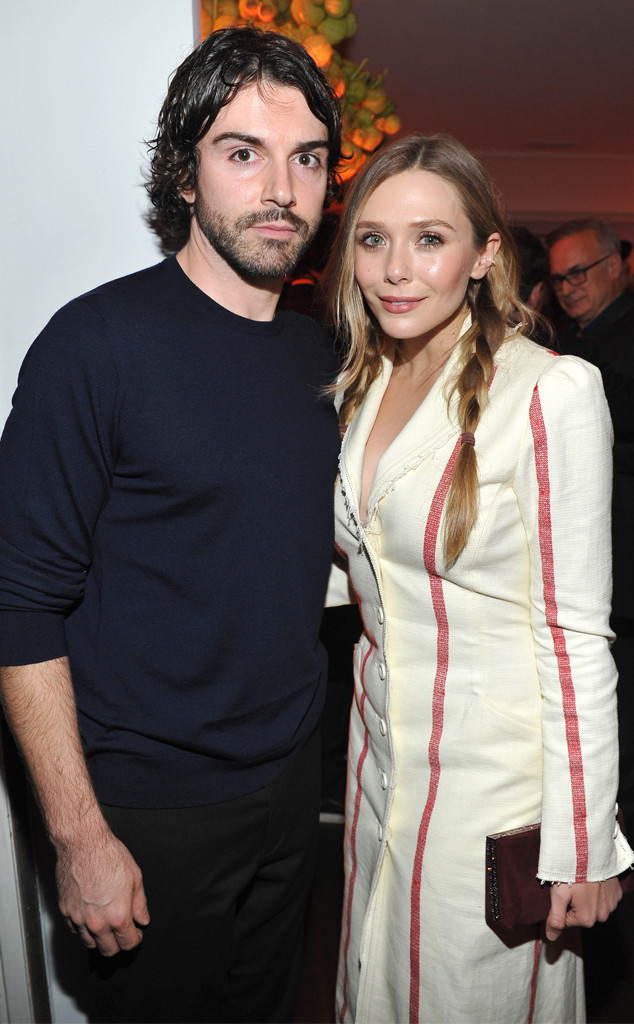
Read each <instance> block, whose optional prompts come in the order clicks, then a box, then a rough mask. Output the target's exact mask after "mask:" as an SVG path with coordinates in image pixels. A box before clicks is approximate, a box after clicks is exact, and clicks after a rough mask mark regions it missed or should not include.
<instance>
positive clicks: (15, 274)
mask: <svg viewBox="0 0 634 1024" xmlns="http://www.w3.org/2000/svg"><path fill="white" fill-rule="evenodd" d="M197 6H198V5H197V4H196V0H107V2H103V3H91V2H90V0H58V2H57V3H52V2H51V0H31V2H30V3H28V4H27V3H21V2H20V0H13V2H12V3H3V4H2V28H1V32H0V94H1V95H2V97H3V117H2V121H3V128H2V172H3V187H2V189H1V190H0V224H1V225H2V234H3V238H2V249H1V254H0V332H1V333H0V424H2V423H3V422H4V420H5V418H6V415H7V413H8V411H9V407H10V398H11V395H12V393H13V390H14V387H15V380H16V376H17V372H18V368H19V364H20V362H21V360H22V358H23V356H24V353H25V351H26V349H27V347H28V346H29V344H30V343H31V341H32V340H33V338H34V337H35V336H36V334H37V333H38V332H39V330H40V329H41V328H42V327H43V326H44V324H45V323H46V322H47V320H48V319H49V317H50V316H51V315H52V313H53V312H54V311H55V310H56V309H57V308H58V307H59V306H60V305H62V304H63V303H64V302H66V301H67V300H68V299H70V298H72V297H73V296H75V295H78V294H80V293H81V292H83V291H86V290H87V289H88V288H91V287H93V286H94V285H97V284H100V283H101V282H103V281H106V280H109V279H111V278H113V277H118V276H120V275H122V274H125V273H128V272H129V271H133V270H136V269H139V268H141V267H143V266H147V265H149V264H150V263H154V262H156V261H157V260H158V259H159V258H160V253H159V250H158V247H157V245H156V243H155V240H154V236H153V235H152V234H151V233H150V231H149V230H148V229H147V227H146V226H145V223H144V220H143V212H144V210H145V209H146V201H145V193H144V190H143V188H142V184H141V183H142V174H141V168H142V165H143V161H144V158H145V147H144V145H143V139H146V138H150V137H151V136H152V134H153V130H154V124H155V119H156V115H157V113H158V110H159V107H160V105H161V103H162V100H163V97H164V95H165V90H166V85H167V80H168V77H169V74H170V72H171V71H172V70H173V69H174V68H175V67H176V66H177V65H178V64H179V63H180V61H181V60H182V59H183V57H185V56H186V54H187V53H189V51H190V50H191V47H192V43H193V41H194V38H195V36H196V35H197V32H198V23H197V21H196V20H195V18H194V11H196V8H197ZM0 500H1V496H0ZM1 786H2V781H1V778H0V787H1ZM4 810H5V803H4V791H3V790H1V791H0V853H1V854H2V856H1V858H0V892H1V893H2V894H3V898H2V901H1V903H2V906H5V905H9V903H10V897H11V895H12V893H14V892H15V880H14V874H13V864H12V858H11V857H10V856H9V854H8V852H7V851H11V848H12V847H11V822H10V818H9V817H8V815H7V814H6V813H4ZM14 902H15V901H14ZM44 902H45V903H46V900H45V901H44ZM5 909H6V906H5ZM53 925H54V920H52V919H51V917H50V916H49V915H48V914H47V913H46V912H45V932H46V944H47V960H48V962H49V969H50V972H51V976H50V982H51V997H52V1003H53V1020H54V1021H60V1022H61V1021H64V1022H71V1021H76V1020H84V1019H85V1018H84V1017H83V1015H82V1014H81V1013H80V1012H79V1010H78V1008H77V1007H76V1005H75V1003H74V1001H73V999H72V998H71V997H70V995H68V993H67V992H64V991H62V987H61V983H60V981H59V970H58V964H57V962H56V963H55V966H53V956H52V950H51V944H50V941H49V934H50V931H51V928H52V927H53ZM79 952H80V953H81V951H79ZM22 958H23V954H22V943H21V938H20V935H19V934H18V927H17V925H16V922H15V919H14V918H12V919H11V921H9V920H8V917H7V916H6V915H4V916H3V918H2V919H0V1020H3V1021H4V1020H8V1021H10V1022H16V1024H17V1022H18V1021H20V1022H22V1024H24V1022H26V1021H27V1020H28V1019H29V1016H28V998H27V997H26V996H25V993H24V985H23V975H24V972H23V970H22V969H21V959H22ZM64 987H65V988H68V987H69V986H67V985H65V986H64Z"/></svg>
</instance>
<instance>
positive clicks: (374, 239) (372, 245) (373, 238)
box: [359, 231, 383, 249]
mask: <svg viewBox="0 0 634 1024" xmlns="http://www.w3.org/2000/svg"><path fill="white" fill-rule="evenodd" d="M359 243H360V244H361V245H365V246H367V248H368V249H376V248H377V247H378V246H380V245H383V239H382V238H381V236H380V235H376V234H375V233H374V232H373V231H370V232H368V234H367V235H362V236H361V238H360V239H359Z"/></svg>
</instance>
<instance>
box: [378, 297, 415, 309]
mask: <svg viewBox="0 0 634 1024" xmlns="http://www.w3.org/2000/svg"><path fill="white" fill-rule="evenodd" d="M423 301H424V300H423V299H414V298H412V297H411V296H409V295H379V302H380V303H381V305H382V306H383V309H385V310H386V311H387V312H388V313H409V312H411V310H412V309H416V307H417V306H418V305H419V303H421V302H423Z"/></svg>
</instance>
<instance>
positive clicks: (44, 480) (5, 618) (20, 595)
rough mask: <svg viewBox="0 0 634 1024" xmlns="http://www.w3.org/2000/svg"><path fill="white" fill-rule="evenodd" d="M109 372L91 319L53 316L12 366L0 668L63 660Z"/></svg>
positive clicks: (86, 544)
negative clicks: (15, 371) (16, 369)
mask: <svg viewBox="0 0 634 1024" xmlns="http://www.w3.org/2000/svg"><path fill="white" fill-rule="evenodd" d="M117 401H118V382H117V374H116V371H115V368H114V365H113V360H112V357H111V354H110V349H109V345H108V339H107V332H106V330H105V327H104V324H103V322H102V320H101V318H100V317H99V316H98V315H97V314H96V313H95V312H94V311H93V310H92V309H91V308H90V305H89V304H88V303H87V302H86V301H84V300H81V299H79V300H75V301H74V302H72V303H70V304H69V305H68V306H65V307H64V308H63V309H62V310H60V311H59V312H58V313H57V314H56V315H55V316H54V317H53V319H52V320H51V321H50V323H49V324H48V325H47V327H46V328H45V329H44V331H43V332H42V333H41V334H40V336H39V337H38V338H37V339H36V341H35V342H34V343H33V345H32V347H31V348H30V350H29V352H28V353H27V356H26V358H25V360H24V363H23V365H22V369H21V371H20V376H19V379H18V387H17V390H16V393H15V395H14V398H13V408H12V411H11V413H10V415H9V418H8V420H7V423H6V426H5V429H4V432H3V436H2V441H1V442H0V493H2V502H1V503H0V664H3V665H20V664H34V663H37V662H40V661H47V660H49V659H51V658H55V657H61V656H62V655H64V654H65V653H66V641H65V637H64V617H65V614H66V613H67V612H68V610H69V609H70V608H72V607H73V605H74V604H75V603H76V602H77V601H79V600H80V599H81V596H82V593H83V585H84V579H85V574H86V571H87V569H88V567H89V565H90V563H91V558H92V537H93V534H94V531H95V527H96V524H97V521H98V518H99V515H100V512H101V510H102V509H103V507H104V505H105V504H106V502H107V500H108V493H109V486H110V481H111V478H112V471H113V461H114V457H113V452H114V447H115V437H116V420H117Z"/></svg>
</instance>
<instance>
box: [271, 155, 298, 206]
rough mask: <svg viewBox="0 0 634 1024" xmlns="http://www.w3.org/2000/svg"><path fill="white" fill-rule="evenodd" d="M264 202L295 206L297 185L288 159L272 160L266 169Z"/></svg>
mask: <svg viewBox="0 0 634 1024" xmlns="http://www.w3.org/2000/svg"><path fill="white" fill-rule="evenodd" d="M262 202H263V203H268V204H274V205H275V206H281V207H285V208H287V207H289V206H295V203H296V202H297V200H296V198H295V186H294V182H293V175H292V172H291V168H290V166H289V164H288V161H287V160H271V161H270V163H269V166H268V167H267V170H266V177H265V179H264V184H263V189H262Z"/></svg>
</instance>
